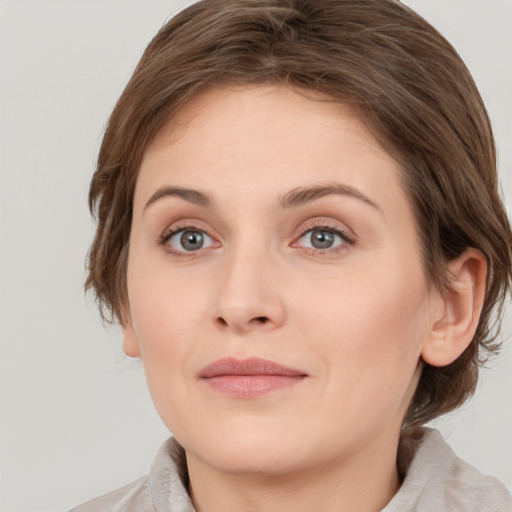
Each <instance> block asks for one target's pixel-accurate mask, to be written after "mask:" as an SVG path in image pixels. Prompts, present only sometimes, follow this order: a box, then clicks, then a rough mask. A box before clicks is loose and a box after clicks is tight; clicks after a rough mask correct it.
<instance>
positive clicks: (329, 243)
mask: <svg viewBox="0 0 512 512" xmlns="http://www.w3.org/2000/svg"><path fill="white" fill-rule="evenodd" d="M351 243H352V241H351V239H350V238H349V237H348V236H347V235H346V234H344V233H343V232H342V231H339V230H337V229H333V228H329V227H317V228H314V229H309V230H308V231H306V232H305V233H304V234H303V235H302V236H301V237H300V238H299V239H298V241H297V244H298V245H300V246H302V247H307V248H309V249H316V250H322V249H324V250H325V249H334V248H336V247H340V246H343V245H347V244H351Z"/></svg>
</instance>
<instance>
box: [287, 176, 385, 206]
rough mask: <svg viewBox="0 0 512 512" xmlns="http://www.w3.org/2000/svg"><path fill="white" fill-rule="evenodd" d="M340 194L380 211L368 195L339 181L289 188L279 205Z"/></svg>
mask: <svg viewBox="0 0 512 512" xmlns="http://www.w3.org/2000/svg"><path fill="white" fill-rule="evenodd" d="M332 194H335V195H342V196H349V197H353V198H355V199H358V200H360V201H363V202H364V203H366V204H368V205H370V206H372V207H373V208H375V209H376V210H379V211H380V212H381V209H380V207H379V206H378V205H377V204H376V203H374V202H373V201H372V200H371V199H370V198H369V197H367V196H366V195H364V194H363V193H362V192H360V191H359V190H357V189H356V188H354V187H350V186H348V185H343V184H341V183H329V184H327V185H316V186H313V187H299V188H295V189H293V190H290V192H288V193H287V194H285V195H284V196H283V197H282V198H281V199H280V201H279V206H280V207H281V208H283V209H284V208H297V207H299V206H303V205H305V204H307V203H310V202H311V201H315V200H317V199H320V198H321V197H325V196H328V195H332Z"/></svg>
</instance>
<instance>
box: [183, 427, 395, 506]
mask: <svg viewBox="0 0 512 512" xmlns="http://www.w3.org/2000/svg"><path fill="white" fill-rule="evenodd" d="M381 441H382V440H381ZM397 447H398V436H396V440H395V442H393V443H390V442H389V439H387V443H384V444H380V447H379V446H377V445H376V443H372V445H371V446H368V447H366V449H364V450H362V451H358V452H357V453H354V454H353V455H351V456H350V457H347V458H344V459H343V460H340V461H334V462H333V463H332V464H330V465H329V466H326V465H324V466H316V467H315V466H311V467H308V468H304V469H302V470H300V471H290V472H289V473H286V474H268V475H251V474H243V475H241V474H230V473H226V472H222V471H220V470H218V469H216V468H213V467H212V466H210V465H208V464H206V463H204V462H203V461H201V460H200V459H198V458H196V457H194V456H192V455H190V454H187V465H188V471H189V476H190V489H189V492H190V495H191V498H192V501H193V503H194V506H195V508H196V510H197V512H260V511H264V512H288V511H289V512H292V511H293V512H310V511H311V510H322V512H331V511H332V512H335V511H336V512H340V511H343V510H357V511H358V512H377V511H380V510H382V508H384V507H385V506H386V504H387V503H388V502H389V501H390V500H391V499H392V497H393V496H394V495H395V494H396V492H397V491H398V489H399V486H400V483H399V478H398V473H397V469H396V452H397Z"/></svg>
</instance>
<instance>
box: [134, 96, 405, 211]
mask: <svg viewBox="0 0 512 512" xmlns="http://www.w3.org/2000/svg"><path fill="white" fill-rule="evenodd" d="M400 173H401V170H400V166H399V164H398V163H397V162H396V160H395V159H393V158H392V157H391V156H390V155H389V154H388V152H386V151H385V150H384V149H383V147H382V146H381V145H380V143H379V142H378V141H377V140H376V138H375V137H374V136H373V135H372V134H371V133H370V131H369V130H368V129H367V127H366V125H365V124H364V123H363V122H362V121H361V120H360V119H359V117H358V116H357V115H356V114H355V113H354V112H353V111H352V110H351V109H350V108H349V107H347V106H346V105H343V104H340V103H335V102H333V101H329V100H327V99H326V98H323V97H320V96H319V95H317V94H316V95H315V93H310V92H307V93H302V92H297V91H295V90H292V89H290V88H285V87H277V86H254V87H223V88H217V89H212V90H208V91H206V92H204V93H202V94H200V95H198V96H196V97H195V98H193V99H192V100H191V101H189V102H188V103H187V104H186V105H185V106H184V107H183V108H182V109H181V110H180V111H179V112H178V114H177V115H176V116H175V117H174V118H173V119H172V120H171V121H170V122H169V123H168V124H167V125H166V126H165V127H164V128H163V129H162V130H161V131H160V132H159V133H158V135H157V136H156V137H155V139H154V140H153V142H152V143H151V144H150V146H149V147H148V148H147V150H146V151H145V154H144V157H143V160H142V164H141V169H140V174H139V179H138V182H137V187H136V194H135V202H136V205H135V207H136V208H138V207H140V205H139V203H141V202H142V201H147V200H148V198H149V197H150V196H151V195H152V194H153V193H154V192H155V190H156V189H157V188H158V187H159V186H163V185H172V186H178V187H180V186H181V187H187V188H194V189H197V190H202V191H205V192H208V193H209V194H210V195H212V196H213V197H214V198H215V196H218V197H219V198H220V200H221V201H224V200H226V201H224V205H229V204H233V201H234V199H235V198H236V197H237V196H240V195H243V196H244V197H247V198H252V197H254V198H258V197H259V198H260V201H262V200H265V201H267V200H268V201H274V202H276V201H277V198H278V197H279V196H282V195H284V194H286V193H287V192H289V191H290V190H291V189H293V188H297V187H305V186H315V185H318V184H325V183H332V182H336V183H339V182H341V183H343V184H344V185H347V186H350V187H353V188H355V189H358V190H360V191H361V192H362V193H363V194H364V195H366V196H367V197H370V198H372V197H374V198H377V199H378V201H380V202H381V203H383V205H382V206H383V210H386V209H387V208H386V207H389V208H388V209H389V210H390V211H396V210H397V209H404V208H408V204H407V203H408V201H407V198H406V197H405V194H404V192H403V190H402V187H401V184H400ZM384 191H385V193H384ZM228 199H231V200H232V201H228ZM378 201H377V200H376V201H375V202H378ZM395 213H396V212H395ZM401 213H404V212H401Z"/></svg>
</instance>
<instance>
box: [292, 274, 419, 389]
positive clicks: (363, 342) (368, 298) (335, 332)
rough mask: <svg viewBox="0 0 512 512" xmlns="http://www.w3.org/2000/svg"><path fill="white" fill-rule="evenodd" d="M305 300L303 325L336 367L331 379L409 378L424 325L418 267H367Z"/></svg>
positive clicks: (391, 382)
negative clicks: (307, 311)
mask: <svg viewBox="0 0 512 512" xmlns="http://www.w3.org/2000/svg"><path fill="white" fill-rule="evenodd" d="M394 268H395V269H396V270H393V269H394ZM382 269H386V271H385V272H384V271H383V270H382ZM308 303H309V305H310V309H309V314H308V315H307V316H303V324H302V329H303V330H304V332H308V333H309V334H308V338H310V339H316V340H317V343H318V344H319V345H318V350H319V351H321V353H322V357H323V360H324V364H325V365H326V366H327V367H330V368H331V373H332V371H333V370H335V369H340V371H339V372H338V374H337V375H336V377H334V378H333V382H334V381H338V380H340V379H341V380H343V381H344V382H343V385H345V386H348V387H349V388H354V387H359V386H360V385H361V382H363V381H364V384H365V385H371V386H374V387H376V388H378V387H379V386H381V387H385V388H386V387H388V388H389V387H391V388H395V387H397V386H402V387H403V386H404V385H405V384H406V383H407V382H408V380H410V378H411V377H412V374H413V373H414V371H415V369H416V366H417V363H418V361H419V354H420V352H421V345H422V342H423V338H424V336H425V332H426V326H427V323H426V314H425V313H426V304H427V290H426V286H425V282H424V279H423V274H422V271H421V269H418V268H415V267H413V268H410V269H408V268H407V266H406V264H404V266H397V265H396V264H395V267H392V266H390V265H384V264H383V265H382V266H379V268H376V269H374V270H373V271H372V269H370V268H368V267H366V268H365V272H353V273H351V274H345V275H344V276H343V278H342V279H340V281H339V282H334V281H333V282H332V283H331V284H330V285H329V287H328V288H327V290H324V292H323V293H322V296H321V298H320V299H317V298H316V297H315V298H314V297H309V301H308ZM312 326H314V328H313V329H312ZM337 385H339V383H338V384H337Z"/></svg>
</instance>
